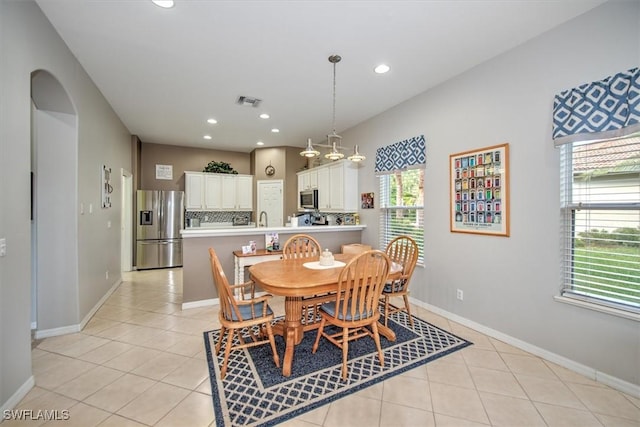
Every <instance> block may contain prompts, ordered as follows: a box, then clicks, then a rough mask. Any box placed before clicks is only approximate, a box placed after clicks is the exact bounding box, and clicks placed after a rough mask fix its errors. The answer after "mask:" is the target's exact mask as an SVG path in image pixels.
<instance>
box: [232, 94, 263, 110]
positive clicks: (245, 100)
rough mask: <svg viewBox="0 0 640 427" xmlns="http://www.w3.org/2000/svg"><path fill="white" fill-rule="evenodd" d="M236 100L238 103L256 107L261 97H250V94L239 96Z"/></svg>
mask: <svg viewBox="0 0 640 427" xmlns="http://www.w3.org/2000/svg"><path fill="white" fill-rule="evenodd" d="M236 102H237V103H238V104H240V105H249V106H251V107H254V108H257V107H258V106H259V105H260V103H261V102H262V99H258V98H251V97H250V96H239V97H238V100H237V101H236Z"/></svg>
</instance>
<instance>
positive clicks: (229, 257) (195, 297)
mask: <svg viewBox="0 0 640 427" xmlns="http://www.w3.org/2000/svg"><path fill="white" fill-rule="evenodd" d="M365 228H366V226H365V225H336V226H331V225H318V226H307V227H246V226H244V227H243V226H240V227H238V226H235V227H228V228H204V227H200V228H186V229H184V230H182V231H181V232H180V234H181V235H182V238H183V240H182V264H183V269H182V301H183V303H182V307H183V308H194V307H201V306H206V305H213V304H217V303H218V295H217V292H216V289H215V286H214V284H213V276H212V274H211V264H210V262H209V248H210V247H211V248H214V249H215V251H216V253H217V254H218V258H219V259H220V262H221V263H222V267H223V269H224V271H225V274H226V275H227V277H230V278H231V280H229V281H230V282H234V281H235V279H236V275H237V277H241V274H240V273H239V272H236V257H235V256H234V251H242V247H243V246H247V245H249V241H252V240H253V241H255V242H256V248H257V249H258V250H264V249H265V235H267V234H272V233H278V240H279V242H280V244H281V245H282V244H284V242H285V241H286V240H287V239H288V238H289V237H291V236H293V235H294V234H309V235H312V236H313V237H315V238H316V239H317V240H318V241H319V242H320V245H322V248H323V249H325V248H327V249H329V250H330V251H331V252H333V253H338V252H340V247H341V246H342V245H343V244H348V243H360V242H361V235H362V230H364V229H365ZM244 267H245V266H243V269H244ZM243 273H244V271H243ZM245 277H248V276H245Z"/></svg>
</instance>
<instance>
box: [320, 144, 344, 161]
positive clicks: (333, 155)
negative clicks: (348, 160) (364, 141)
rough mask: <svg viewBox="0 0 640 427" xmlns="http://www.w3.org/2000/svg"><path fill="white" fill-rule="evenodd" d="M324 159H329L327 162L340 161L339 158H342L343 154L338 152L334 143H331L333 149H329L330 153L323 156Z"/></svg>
mask: <svg viewBox="0 0 640 427" xmlns="http://www.w3.org/2000/svg"><path fill="white" fill-rule="evenodd" d="M324 157H325V159H329V160H340V159H341V158H343V157H344V154H342V153H341V152H340V151H338V146H337V144H336V142H335V141H333V147H332V148H331V151H329V152H328V153H327V154H325V155H324Z"/></svg>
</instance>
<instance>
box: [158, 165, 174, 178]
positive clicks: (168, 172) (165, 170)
mask: <svg viewBox="0 0 640 427" xmlns="http://www.w3.org/2000/svg"><path fill="white" fill-rule="evenodd" d="M156 179H166V180H172V179H173V165H156Z"/></svg>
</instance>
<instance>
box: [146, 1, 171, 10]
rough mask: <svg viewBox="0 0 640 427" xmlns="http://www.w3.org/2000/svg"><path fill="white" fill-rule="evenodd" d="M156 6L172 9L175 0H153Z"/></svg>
mask: <svg viewBox="0 0 640 427" xmlns="http://www.w3.org/2000/svg"><path fill="white" fill-rule="evenodd" d="M151 1H152V2H153V4H155V5H156V6H160V7H163V8H165V9H171V8H172V7H173V0H151Z"/></svg>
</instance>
